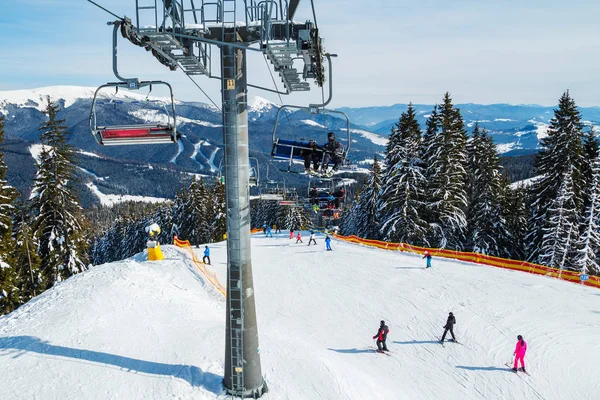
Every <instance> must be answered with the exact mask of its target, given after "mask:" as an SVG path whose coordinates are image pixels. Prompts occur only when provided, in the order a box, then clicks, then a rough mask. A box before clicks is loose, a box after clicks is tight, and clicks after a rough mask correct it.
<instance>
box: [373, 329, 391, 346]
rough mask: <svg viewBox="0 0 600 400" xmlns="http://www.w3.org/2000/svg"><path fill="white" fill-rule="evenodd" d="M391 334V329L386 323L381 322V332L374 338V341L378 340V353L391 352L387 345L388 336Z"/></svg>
mask: <svg viewBox="0 0 600 400" xmlns="http://www.w3.org/2000/svg"><path fill="white" fill-rule="evenodd" d="M389 332H390V329H389V328H388V326H387V325H386V324H385V321H381V324H380V325H379V330H378V331H377V334H376V335H375V336H373V339H377V351H379V352H382V351H389V350H388V348H387V346H386V345H385V341H386V339H387V334H388V333H389Z"/></svg>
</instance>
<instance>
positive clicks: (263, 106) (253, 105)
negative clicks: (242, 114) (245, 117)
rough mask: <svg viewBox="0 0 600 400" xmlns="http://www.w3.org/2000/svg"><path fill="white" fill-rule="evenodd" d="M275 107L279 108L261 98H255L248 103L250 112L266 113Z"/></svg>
mask: <svg viewBox="0 0 600 400" xmlns="http://www.w3.org/2000/svg"><path fill="white" fill-rule="evenodd" d="M275 107H278V106H277V105H276V104H275V103H273V102H271V101H269V100H267V99H265V98H262V97H259V96H254V97H253V98H252V99H251V100H250V101H248V109H249V111H250V112H265V111H270V110H272V109H273V108H275Z"/></svg>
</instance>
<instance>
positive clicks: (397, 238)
mask: <svg viewBox="0 0 600 400" xmlns="http://www.w3.org/2000/svg"><path fill="white" fill-rule="evenodd" d="M420 144H421V128H420V127H419V123H418V122H417V119H416V114H415V111H414V109H413V107H412V104H409V105H408V110H407V111H406V112H405V113H402V115H401V117H400V121H399V122H398V123H397V124H396V125H395V127H394V128H393V129H392V134H391V135H390V141H389V142H388V146H387V153H386V161H387V162H386V164H387V168H386V170H385V172H384V174H383V178H382V184H381V192H380V198H379V201H378V204H377V207H378V214H379V216H380V217H379V218H380V221H381V236H382V237H383V239H384V240H387V241H393V242H406V243H411V244H423V243H424V239H425V234H426V232H427V228H428V226H427V222H426V221H425V220H424V219H423V218H422V214H423V211H422V208H423V206H422V200H423V197H424V191H425V176H424V174H423V168H422V164H421V159H420V158H419V148H420Z"/></svg>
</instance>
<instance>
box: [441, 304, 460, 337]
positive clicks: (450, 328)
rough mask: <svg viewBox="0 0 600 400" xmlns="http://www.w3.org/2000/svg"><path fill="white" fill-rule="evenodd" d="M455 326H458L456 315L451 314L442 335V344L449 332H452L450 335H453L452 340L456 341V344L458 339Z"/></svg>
mask: <svg viewBox="0 0 600 400" xmlns="http://www.w3.org/2000/svg"><path fill="white" fill-rule="evenodd" d="M454 324H456V318H454V314H452V312H450V314H448V319H447V320H446V325H444V329H445V330H444V334H443V335H442V340H440V342H442V343H443V342H444V338H446V334H447V333H448V331H450V334H451V335H452V340H454V341H455V342H456V338H455V337H454Z"/></svg>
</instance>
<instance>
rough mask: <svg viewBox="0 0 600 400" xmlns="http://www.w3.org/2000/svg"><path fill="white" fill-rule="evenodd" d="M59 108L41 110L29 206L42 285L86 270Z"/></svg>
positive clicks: (70, 153)
mask: <svg viewBox="0 0 600 400" xmlns="http://www.w3.org/2000/svg"><path fill="white" fill-rule="evenodd" d="M58 112H59V107H58V106H57V105H54V104H52V103H51V101H50V99H48V104H47V105H46V108H45V110H44V114H45V115H46V116H47V118H48V120H47V121H45V122H43V123H42V125H41V126H40V130H41V131H42V134H41V136H40V140H41V142H42V145H43V150H42V151H41V153H40V159H39V160H38V171H37V175H36V177H35V183H34V187H33V191H32V196H33V198H32V209H33V210H37V214H36V217H35V220H34V222H33V228H34V231H35V236H36V237H37V238H38V240H39V247H38V251H39V253H40V258H41V260H42V275H43V277H44V285H45V286H46V288H49V287H51V286H53V285H54V284H55V283H56V282H58V281H61V280H63V279H66V278H68V277H69V276H71V275H73V274H76V273H79V272H82V271H83V270H85V269H86V252H87V242H86V240H85V237H84V227H85V220H84V217H83V214H82V209H81V206H80V205H79V202H78V200H77V196H76V193H75V190H74V188H73V184H74V182H75V165H74V157H75V152H74V150H73V148H72V147H71V146H70V145H69V144H67V139H68V136H69V133H68V132H67V130H66V126H65V125H64V122H65V121H64V120H59V119H57V116H58Z"/></svg>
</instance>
